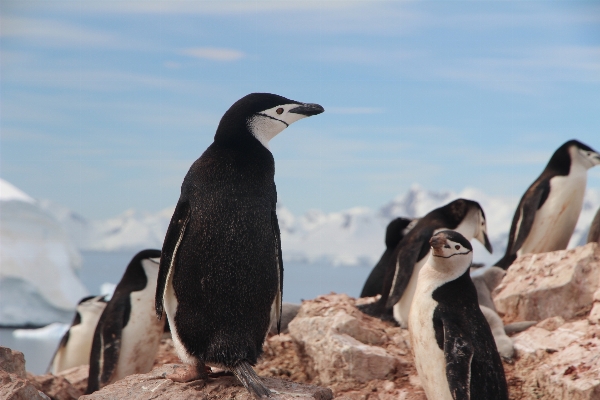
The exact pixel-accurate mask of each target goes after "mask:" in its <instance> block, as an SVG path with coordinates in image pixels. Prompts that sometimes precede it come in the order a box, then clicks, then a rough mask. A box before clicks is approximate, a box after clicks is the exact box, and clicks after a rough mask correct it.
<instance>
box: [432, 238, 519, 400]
mask: <svg viewBox="0 0 600 400" xmlns="http://www.w3.org/2000/svg"><path fill="white" fill-rule="evenodd" d="M467 243H468V241H467ZM432 297H433V299H434V300H435V301H437V302H438V305H437V307H436V308H435V311H434V313H433V327H434V330H435V337H436V341H437V344H438V347H439V348H440V350H442V351H447V354H446V360H447V362H448V363H450V364H453V366H454V368H452V369H450V370H449V371H448V373H447V377H448V384H449V385H450V391H451V392H452V393H466V392H467V388H464V387H461V384H462V382H465V381H469V382H470V387H469V388H468V390H469V392H470V398H471V399H489V400H504V399H508V387H507V384H506V378H505V375H504V366H503V365H502V359H501V358H500V355H499V354H498V351H497V350H496V342H495V341H494V336H493V335H492V331H491V329H490V326H489V324H488V322H487V320H486V319H485V317H484V316H483V314H482V313H481V310H480V309H479V304H478V300H477V290H476V289H475V285H473V282H472V281H471V277H470V276H469V270H468V269H467V271H466V272H465V273H464V274H463V275H462V276H460V277H459V278H458V279H455V280H454V281H451V282H448V283H446V284H444V285H442V286H440V287H438V288H437V289H435V290H434V291H433V295H432ZM465 333H468V335H465ZM450 337H454V338H459V339H458V340H459V341H460V340H464V346H466V347H468V349H469V350H468V352H469V353H472V359H471V362H470V363H462V362H461V361H459V360H458V359H455V358H454V357H455V356H456V357H460V356H461V355H462V356H463V357H464V355H463V354H462V353H461V352H463V351H467V350H465V349H463V348H462V347H460V346H458V347H457V348H456V350H454V351H448V350H449V346H445V341H449V340H450ZM461 343H462V342H461ZM455 352H456V354H454V353H455ZM459 353H460V354H459ZM461 364H462V365H463V366H464V368H461ZM466 368H469V369H468V370H467V369H466ZM467 374H470V378H469V379H467V377H466V375H467ZM455 398H463V397H461V396H460V395H457V396H456V397H455Z"/></svg>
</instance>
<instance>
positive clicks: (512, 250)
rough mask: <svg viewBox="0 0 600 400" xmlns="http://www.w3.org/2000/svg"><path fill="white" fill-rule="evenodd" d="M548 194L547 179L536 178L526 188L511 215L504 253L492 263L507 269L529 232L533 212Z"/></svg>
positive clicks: (548, 184)
mask: <svg viewBox="0 0 600 400" xmlns="http://www.w3.org/2000/svg"><path fill="white" fill-rule="evenodd" d="M549 194H550V182H549V181H548V180H538V181H536V182H534V183H533V184H532V185H531V186H530V187H529V189H527V191H526V192H525V194H524V195H523V197H522V198H521V201H520V202H519V205H518V206H517V210H516V211H515V215H514V217H513V221H512V224H511V227H510V234H509V237H508V246H507V248H506V254H505V255H504V257H502V258H501V259H500V260H499V261H498V262H497V263H496V264H494V265H496V266H498V267H500V268H503V269H508V267H510V265H511V264H512V263H513V261H514V260H515V259H516V258H517V251H519V249H521V247H522V246H523V243H525V240H526V239H527V236H529V233H530V232H531V227H532V226H533V221H534V220H535V214H536V212H537V210H539V209H540V208H541V207H542V206H543V205H544V203H545V202H546V199H547V198H548V195H549Z"/></svg>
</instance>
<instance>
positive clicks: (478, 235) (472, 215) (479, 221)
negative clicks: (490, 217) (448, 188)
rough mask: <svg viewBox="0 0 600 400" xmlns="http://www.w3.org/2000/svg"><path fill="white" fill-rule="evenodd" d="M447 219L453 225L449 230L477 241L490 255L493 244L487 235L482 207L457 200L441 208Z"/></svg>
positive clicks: (464, 200) (471, 202)
mask: <svg viewBox="0 0 600 400" xmlns="http://www.w3.org/2000/svg"><path fill="white" fill-rule="evenodd" d="M441 210H442V211H443V213H444V215H445V218H446V219H448V222H451V224H449V225H447V227H448V228H451V229H454V230H456V231H458V232H460V233H461V234H462V235H464V236H466V237H468V238H469V239H477V240H478V241H479V242H481V244H483V245H484V246H485V248H486V249H487V251H489V252H490V253H491V252H492V251H493V249H492V244H491V243H490V240H489V238H488V235H487V223H486V220H485V213H484V212H483V208H482V207H481V205H480V204H479V203H478V202H476V201H473V200H467V199H457V200H454V201H452V202H450V203H448V204H446V205H445V206H443V207H441Z"/></svg>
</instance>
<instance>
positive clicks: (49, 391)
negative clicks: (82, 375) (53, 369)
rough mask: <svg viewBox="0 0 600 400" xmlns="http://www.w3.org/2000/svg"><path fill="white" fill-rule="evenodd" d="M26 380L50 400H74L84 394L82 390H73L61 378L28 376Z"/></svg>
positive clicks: (69, 384)
mask: <svg viewBox="0 0 600 400" xmlns="http://www.w3.org/2000/svg"><path fill="white" fill-rule="evenodd" d="M86 378H87V377H86ZM27 380H28V381H29V382H31V383H32V384H33V386H35V387H36V389H37V390H39V391H40V392H42V393H44V394H46V395H47V396H48V397H50V398H51V399H52V400H75V399H78V398H79V396H81V395H83V392H84V391H83V390H77V389H75V388H74V387H73V385H71V383H70V382H69V381H68V380H66V379H65V378H63V377H62V376H55V375H52V374H45V375H32V374H28V376H27ZM86 380H87V379H86Z"/></svg>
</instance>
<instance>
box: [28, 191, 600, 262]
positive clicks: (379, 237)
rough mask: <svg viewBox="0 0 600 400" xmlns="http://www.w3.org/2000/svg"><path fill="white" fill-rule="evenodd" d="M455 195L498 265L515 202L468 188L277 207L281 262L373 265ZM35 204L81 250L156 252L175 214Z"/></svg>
mask: <svg viewBox="0 0 600 400" xmlns="http://www.w3.org/2000/svg"><path fill="white" fill-rule="evenodd" d="M460 197H463V198H467V199H472V200H476V201H478V202H479V203H480V204H481V205H482V207H483V209H484V210H485V214H486V218H487V226H488V234H489V238H490V241H491V243H492V245H493V247H494V254H493V255H490V254H488V253H487V251H486V250H485V249H484V247H483V246H482V245H480V244H479V243H478V242H475V243H474V246H475V260H476V261H478V262H484V263H487V264H489V263H493V262H495V261H497V260H498V259H499V258H500V257H501V256H502V255H503V254H504V250H505V248H506V241H507V239H508V231H509V229H510V223H511V221H512V217H513V214H514V211H515V207H516V205H517V203H518V200H519V199H517V198H510V197H506V198H505V197H494V196H488V195H486V194H485V193H482V192H480V191H478V190H476V189H471V188H467V189H464V190H463V191H461V192H460V193H454V192H450V191H447V192H433V191H428V190H425V189H423V188H421V187H420V186H418V185H414V186H413V187H411V188H410V189H409V190H408V191H407V192H406V193H404V194H402V195H399V196H397V197H396V198H394V199H393V200H391V201H390V202H388V203H386V204H384V205H383V206H381V207H380V208H378V209H375V210H374V209H370V208H366V207H354V208H351V209H348V210H343V211H339V212H331V213H325V212H322V211H319V210H311V211H309V212H307V213H306V214H304V215H300V216H297V215H294V214H293V213H292V212H291V211H290V210H289V209H287V208H286V207H285V206H284V205H281V204H280V205H278V208H277V215H278V218H279V225H280V229H281V236H282V237H281V240H282V248H283V249H282V250H283V256H284V260H285V261H287V262H290V261H295V262H315V261H326V262H329V263H332V264H334V265H373V264H374V263H375V262H376V261H377V260H378V259H379V257H380V255H381V253H382V252H383V250H384V234H385V228H386V226H387V224H388V222H389V221H390V220H391V219H393V218H395V217H399V216H405V217H420V216H423V215H425V214H427V213H428V212H429V211H431V210H432V209H434V208H437V207H440V206H442V205H444V204H446V203H448V202H450V201H452V200H454V199H457V198H460ZM40 205H41V207H42V208H44V209H45V210H46V211H48V212H49V213H51V214H52V215H54V217H55V218H57V219H58V220H59V221H61V222H62V223H63V226H65V227H66V229H67V231H68V232H69V233H70V236H71V237H72V239H73V241H74V242H75V243H77V245H78V246H79V248H80V249H81V250H100V251H116V250H125V249H142V248H150V247H152V248H161V247H162V241H163V238H164V235H165V233H166V231H167V227H168V225H169V221H170V218H171V215H172V213H173V210H174V208H168V209H165V210H162V211H160V212H158V213H142V212H139V211H135V210H128V211H126V212H124V213H123V214H121V215H118V216H116V217H114V218H111V219H108V220H97V221H89V220H86V219H85V218H83V217H81V216H79V215H77V214H74V213H72V212H71V211H69V210H68V209H66V208H64V207H60V206H58V205H55V204H52V203H51V202H48V201H44V202H41V203H40ZM599 206H600V191H598V190H595V189H588V191H587V193H586V197H585V201H584V205H583V211H582V213H581V216H580V219H579V223H578V224H577V228H576V230H575V233H574V234H573V237H572V239H571V242H570V246H571V247H573V246H576V245H579V244H583V243H585V240H586V237H587V232H588V230H589V224H590V222H591V221H592V219H593V217H594V214H595V212H596V210H597V209H598V207H599Z"/></svg>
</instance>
